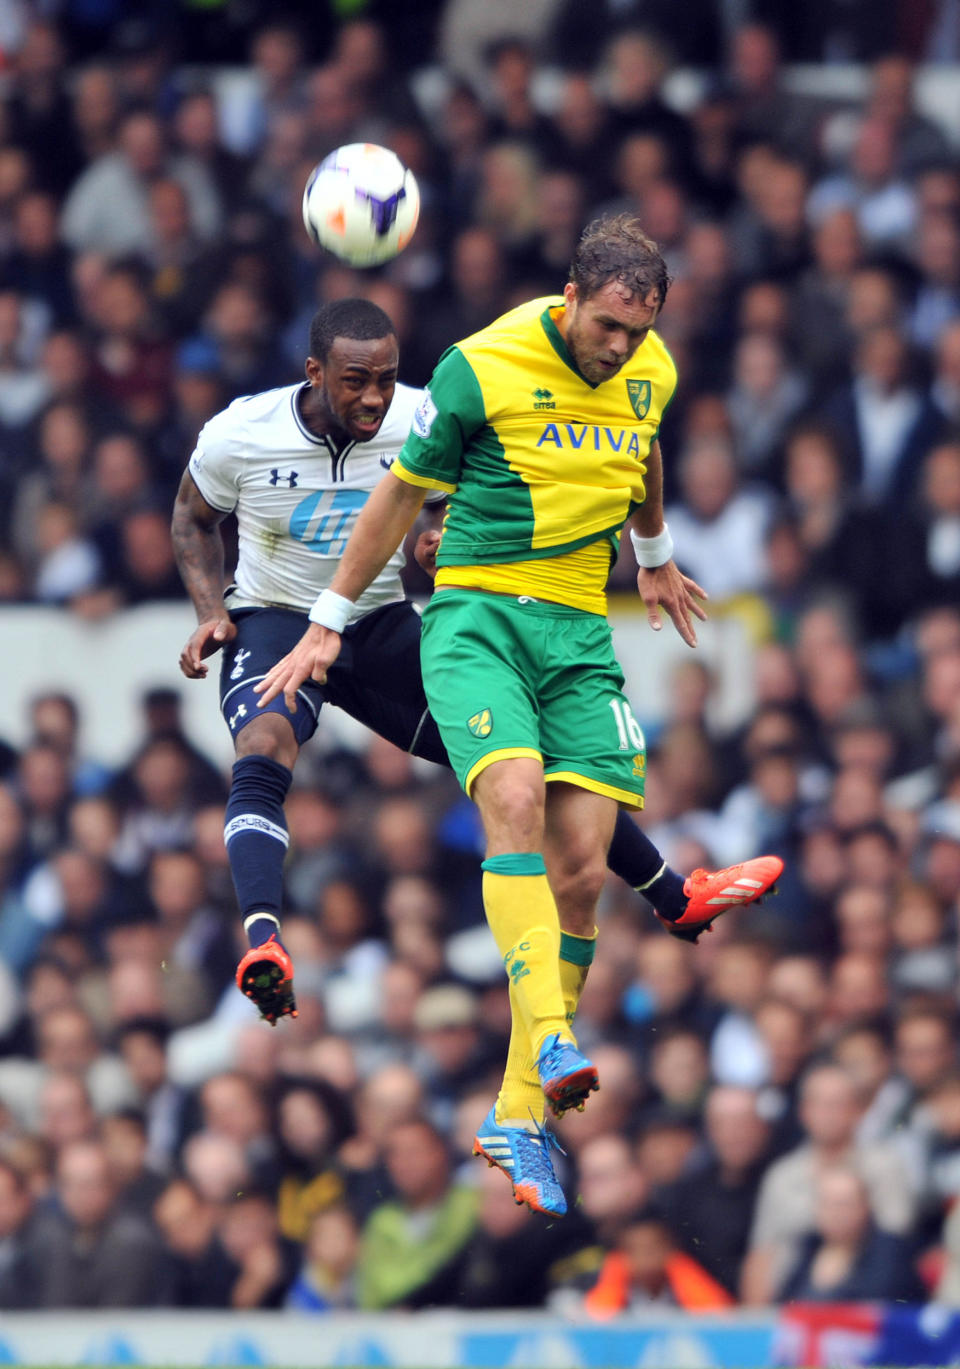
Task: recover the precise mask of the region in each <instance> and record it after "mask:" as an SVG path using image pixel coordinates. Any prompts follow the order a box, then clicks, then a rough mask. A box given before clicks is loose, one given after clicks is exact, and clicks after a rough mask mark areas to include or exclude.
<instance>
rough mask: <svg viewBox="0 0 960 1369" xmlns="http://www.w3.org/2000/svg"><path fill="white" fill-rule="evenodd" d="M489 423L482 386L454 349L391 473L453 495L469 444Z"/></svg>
mask: <svg viewBox="0 0 960 1369" xmlns="http://www.w3.org/2000/svg"><path fill="white" fill-rule="evenodd" d="M485 423H486V409H485V405H484V402H483V392H482V391H481V389H480V382H479V381H478V380H477V377H476V375H475V374H474V371H473V367H472V366H471V365H470V363H469V361H467V359H466V357H465V356H464V355H463V353H462V352H461V351H460V349H459V347H451V348H450V349H449V350H448V351H446V352H444V354H443V356H442V357H441V358H440V360H439V361H438V362H437V367H436V370H435V371H434V373H433V376H432V378H431V380H430V384H429V386H428V387H427V389H426V390H425V391H424V395H423V399H422V400H421V401H420V403H419V405H418V406H417V409H416V412H415V413H414V415H413V425H412V427H411V429H410V435H409V437H408V438H407V440H406V442H405V443H404V444H403V447H402V448H401V451H400V455H399V456H398V457H397V459H396V461H395V462H394V463H393V465H392V466H391V468H390V469H391V471H392V472H393V474H394V475H397V476H399V477H400V479H401V480H406V481H407V482H408V483H409V484H411V485H425V486H428V487H429V488H431V489H439V490H445V491H446V492H447V494H452V493H453V491H454V490H455V489H456V488H457V485H458V484H459V483H460V468H461V465H462V462H463V453H464V451H465V449H466V447H467V444H468V443H469V441H470V439H471V438H472V437H473V436H474V434H475V433H476V432H478V431H479V430H480V428H482V427H483V426H484V424H485Z"/></svg>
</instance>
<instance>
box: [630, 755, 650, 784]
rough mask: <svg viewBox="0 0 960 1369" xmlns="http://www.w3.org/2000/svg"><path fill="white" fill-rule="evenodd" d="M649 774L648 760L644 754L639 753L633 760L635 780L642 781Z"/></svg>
mask: <svg viewBox="0 0 960 1369" xmlns="http://www.w3.org/2000/svg"><path fill="white" fill-rule="evenodd" d="M646 773H647V758H646V755H645V754H644V752H642V751H639V752H638V753H637V755H635V756H634V758H633V778H634V779H635V780H642V779H643V778H644V776H645V775H646Z"/></svg>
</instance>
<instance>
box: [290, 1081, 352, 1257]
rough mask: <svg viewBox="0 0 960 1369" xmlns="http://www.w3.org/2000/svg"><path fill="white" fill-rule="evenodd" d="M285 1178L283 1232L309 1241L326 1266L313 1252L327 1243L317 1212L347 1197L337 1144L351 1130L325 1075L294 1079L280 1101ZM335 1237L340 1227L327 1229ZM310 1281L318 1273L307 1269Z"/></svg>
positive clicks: (339, 1100)
mask: <svg viewBox="0 0 960 1369" xmlns="http://www.w3.org/2000/svg"><path fill="white" fill-rule="evenodd" d="M277 1124H278V1129H279V1134H280V1147H281V1160H280V1164H281V1170H282V1178H281V1182H280V1190H279V1194H278V1200H277V1201H278V1211H279V1217H280V1230H281V1233H282V1234H283V1235H284V1236H286V1237H288V1238H289V1239H290V1240H294V1241H305V1242H307V1243H308V1249H307V1258H308V1260H310V1259H316V1260H317V1261H318V1262H319V1266H320V1267H321V1268H322V1267H323V1263H324V1259H325V1256H324V1255H323V1254H322V1253H315V1252H311V1250H310V1248H309V1247H310V1243H311V1242H313V1240H314V1239H315V1238H318V1239H319V1240H320V1241H321V1242H322V1241H323V1239H324V1237H323V1236H322V1235H319V1233H318V1228H317V1226H316V1218H317V1215H318V1214H320V1213H323V1212H326V1211H327V1209H329V1208H333V1207H334V1206H335V1205H336V1204H338V1203H339V1202H340V1201H341V1199H342V1198H343V1193H344V1184H343V1179H342V1177H341V1175H340V1174H339V1172H338V1170H337V1167H336V1165H335V1163H334V1158H333V1157H334V1155H335V1152H336V1148H337V1144H338V1142H339V1141H340V1140H341V1139H342V1133H343V1131H344V1130H345V1116H344V1107H343V1102H342V1100H341V1099H340V1098H339V1097H338V1096H337V1095H336V1093H335V1091H334V1090H333V1089H332V1088H330V1087H329V1086H328V1085H324V1084H323V1083H322V1082H321V1081H319V1080H312V1079H302V1080H297V1079H289V1080H287V1081H286V1083H285V1085H284V1089H283V1094H282V1097H281V1098H280V1101H279V1103H278V1106H277ZM327 1234H329V1235H330V1236H331V1239H334V1238H336V1237H337V1236H342V1235H343V1232H342V1230H341V1231H340V1232H333V1233H327ZM305 1274H306V1275H307V1277H308V1282H309V1281H310V1280H311V1279H313V1278H315V1277H317V1275H316V1271H314V1274H310V1273H309V1271H306V1270H305Z"/></svg>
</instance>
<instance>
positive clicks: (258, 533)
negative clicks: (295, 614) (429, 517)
mask: <svg viewBox="0 0 960 1369" xmlns="http://www.w3.org/2000/svg"><path fill="white" fill-rule="evenodd" d="M305 388H306V386H305V385H304V384H300V385H287V386H284V387H283V389H279V390H267V391H265V392H264V393H263V394H259V395H247V396H245V397H244V398H242V399H235V400H234V401H233V403H232V404H230V405H228V407H227V408H226V409H224V410H223V411H222V412H221V413H219V414H216V415H215V416H214V417H213V418H211V419H210V421H209V423H206V424H205V425H204V427H203V429H202V431H201V433H200V436H199V437H198V439H197V447H196V450H195V451H194V453H193V455H192V456H191V458H190V474H191V475H192V476H193V479H194V481H195V482H196V486H197V489H198V490H199V491H200V493H201V494H202V495H203V497H204V499H205V500H206V501H207V503H208V504H210V505H211V506H212V507H213V508H215V509H219V510H221V511H222V512H223V513H232V512H233V511H234V510H236V514H237V524H238V527H239V533H240V539H239V540H240V554H239V558H238V562H237V572H236V576H235V578H234V587H233V588H232V589H231V591H230V592H229V605H230V607H231V608H250V607H256V608H264V607H268V606H270V605H279V606H281V607H284V608H294V609H300V610H301V611H303V612H304V613H306V612H308V611H309V609H310V608H312V606H313V601H314V599H316V597H317V595H318V594H319V593H320V591H321V590H323V589H326V588H327V586H328V585H329V584H330V582H331V581H332V580H333V577H334V574H335V572H336V569H337V567H338V565H339V564H340V558H341V557H342V556H343V551H344V548H345V547H346V545H347V539H348V538H349V536H350V534H351V532H352V531H353V525H354V523H355V522H356V521H357V515H358V513H359V512H360V510H361V509H362V508H363V506H364V504H365V503H366V502H367V499H368V497H369V495H370V493H371V491H372V490H373V487H374V485H376V484H377V482H378V480H380V478H381V477H382V475H383V473H384V471H385V470H388V469H389V468H390V465H391V463H392V461H393V459H394V457H395V456H396V455H397V453H398V452H399V451H400V448H401V447H402V446H403V444H404V441H405V440H406V436H407V433H408V432H409V431H410V424H411V422H412V421H413V414H414V410H415V409H416V407H417V405H418V404H419V402H420V400H421V398H422V396H423V391H422V390H414V389H411V388H410V386H409V385H398V386H397V388H396V391H395V392H394V396H393V403H392V404H391V405H390V408H389V409H388V411H387V416H386V418H385V419H384V421H383V424H382V426H381V428H380V430H379V432H378V433H377V435H376V437H373V438H371V439H370V441H369V442H353V441H350V440H347V441H346V442H338V441H337V440H336V438H334V437H333V436H324V437H318V436H317V435H316V434H315V433H312V432H311V431H310V429H309V428H308V427H307V426H306V424H305V423H304V421H303V419H302V417H301V415H300V410H299V405H298V402H297V401H298V396H299V394H300V392H301V391H302V390H304V389H305ZM442 497H443V496H442V495H441V494H440V493H439V492H438V493H437V494H436V495H434V496H433V499H434V500H437V499H440V498H442ZM427 498H428V500H430V498H431V496H430V495H428V496H427ZM403 564H404V557H403V553H402V551H401V550H400V549H399V548H398V549H397V551H396V552H395V553H394V555H393V556H391V558H390V560H389V561H388V562H387V565H386V566H385V567H384V569H383V570H382V571H381V573H380V574H379V575H378V576H377V578H376V579H375V580H374V581H373V583H372V584H371V585H370V587H369V588H368V589H366V590H365V591H364V593H363V594H362V595H361V596H360V598H359V600H358V601H357V607H356V610H355V612H354V614H353V615H352V616H353V617H354V618H357V617H359V616H360V615H361V614H363V613H369V612H370V610H371V609H374V608H379V607H380V606H381V605H382V604H389V603H393V602H394V601H396V600H398V599H402V598H403V589H402V586H401V584H400V570H401V568H402V566H403Z"/></svg>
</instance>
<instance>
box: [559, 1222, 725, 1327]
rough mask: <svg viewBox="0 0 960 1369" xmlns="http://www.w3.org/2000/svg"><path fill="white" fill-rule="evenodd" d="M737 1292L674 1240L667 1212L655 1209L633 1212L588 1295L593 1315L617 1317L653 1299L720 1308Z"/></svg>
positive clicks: (587, 1305) (692, 1307) (693, 1307)
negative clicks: (660, 1213)
mask: <svg viewBox="0 0 960 1369" xmlns="http://www.w3.org/2000/svg"><path fill="white" fill-rule="evenodd" d="M732 1302H733V1299H732V1297H731V1296H730V1294H729V1293H727V1291H726V1290H725V1289H724V1288H722V1287H721V1286H720V1284H719V1283H717V1282H716V1281H715V1280H714V1279H712V1278H711V1277H710V1275H709V1274H708V1273H707V1272H706V1270H705V1269H704V1268H703V1267H702V1265H700V1264H698V1263H697V1261H696V1260H695V1259H694V1258H693V1257H692V1256H691V1255H685V1254H682V1253H681V1252H680V1251H678V1250H677V1248H676V1246H675V1245H674V1242H673V1239H672V1237H671V1235H670V1229H669V1227H668V1226H667V1224H666V1223H665V1222H664V1220H663V1218H662V1217H658V1216H657V1215H656V1213H655V1212H652V1211H650V1210H649V1209H647V1210H644V1211H641V1212H639V1213H637V1214H636V1215H635V1216H633V1217H631V1218H630V1220H629V1221H628V1223H627V1225H626V1226H625V1227H624V1230H623V1232H622V1233H621V1236H620V1239H619V1241H618V1242H617V1246H616V1247H615V1249H614V1250H612V1251H611V1252H610V1254H609V1255H608V1256H607V1257H606V1259H605V1260H604V1262H603V1265H602V1267H601V1269H600V1276H599V1278H598V1279H597V1282H596V1283H595V1284H594V1286H593V1288H591V1289H590V1292H589V1293H588V1294H587V1296H586V1299H585V1308H586V1311H587V1313H588V1315H589V1316H591V1317H596V1318H597V1319H604V1320H605V1319H607V1318H609V1317H614V1316H616V1315H617V1313H619V1312H627V1311H631V1310H636V1309H637V1308H641V1307H648V1306H650V1305H651V1304H655V1305H661V1306H667V1307H682V1308H685V1309H686V1310H687V1311H698V1312H707V1311H714V1312H717V1311H720V1310H721V1309H722V1308H724V1307H729V1306H730V1305H731V1304H732Z"/></svg>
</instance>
